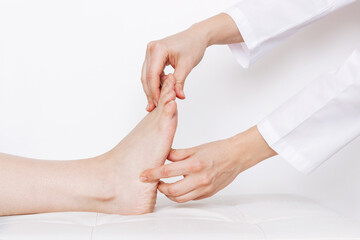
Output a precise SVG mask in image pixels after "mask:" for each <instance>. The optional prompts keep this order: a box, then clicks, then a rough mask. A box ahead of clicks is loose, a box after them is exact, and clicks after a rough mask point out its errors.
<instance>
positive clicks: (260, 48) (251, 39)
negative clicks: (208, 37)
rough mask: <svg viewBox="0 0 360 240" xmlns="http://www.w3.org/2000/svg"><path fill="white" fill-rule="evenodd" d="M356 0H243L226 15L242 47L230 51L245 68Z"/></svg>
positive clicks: (232, 47) (236, 46)
mask: <svg viewBox="0 0 360 240" xmlns="http://www.w3.org/2000/svg"><path fill="white" fill-rule="evenodd" d="M352 2H355V0H243V1H241V2H239V3H238V4H236V5H235V6H233V7H232V8H230V9H228V10H227V11H225V13H226V14H228V15H229V16H230V17H232V19H233V20H234V21H235V23H236V25H237V27H238V29H239V31H240V33H241V35H242V37H243V39H244V42H243V43H238V44H230V45H229V47H230V49H231V51H232V52H233V54H234V56H235V57H236V59H237V61H238V62H239V63H240V64H241V65H242V66H243V67H245V68H247V67H249V65H251V64H252V63H254V62H255V61H256V60H258V59H259V58H260V57H261V56H263V55H264V54H265V53H267V52H268V51H270V50H271V49H273V48H274V47H276V46H277V45H278V44H280V43H281V42H283V41H284V40H286V39H287V38H289V37H290V36H291V35H293V34H294V33H296V32H297V31H298V30H300V29H301V28H303V27H304V26H306V25H307V24H310V23H312V22H314V21H316V20H318V19H319V18H321V17H323V16H325V15H327V14H329V13H331V12H333V11H335V10H337V9H339V8H341V7H343V6H345V5H348V4H350V3H352Z"/></svg>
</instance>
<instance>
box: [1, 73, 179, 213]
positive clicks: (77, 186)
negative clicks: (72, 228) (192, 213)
mask: <svg viewBox="0 0 360 240" xmlns="http://www.w3.org/2000/svg"><path fill="white" fill-rule="evenodd" d="M174 84H175V82H174V79H173V78H172V77H171V79H168V80H166V81H165V84H164V86H163V91H162V95H161V98H160V101H159V105H158V107H157V108H156V109H155V110H154V111H153V112H151V113H149V114H148V115H147V116H146V117H145V118H144V119H143V120H142V121H141V122H140V123H139V124H138V125H137V126H136V127H135V129H134V130H133V131H132V132H131V133H130V134H129V135H128V136H127V137H126V138H124V139H123V140H122V141H121V142H120V143H119V144H118V145H117V146H116V147H115V148H114V149H112V150H111V151H109V152H108V153H105V154H103V155H101V156H98V157H95V158H91V159H84V160H74V161H44V160H36V159H29V158H23V157H18V156H12V155H8V154H0V215H14V214H27V213H41V212H56V211H97V212H104V213H118V214H142V213H148V212H151V211H152V210H153V208H154V205H155V201H156V191H157V183H150V184H149V183H142V182H140V180H139V175H140V173H141V172H142V171H143V170H145V169H148V168H153V167H156V166H159V165H161V164H163V163H164V161H165V159H166V157H167V155H168V153H169V151H170V148H171V144H172V140H173V137H174V134H175V129H176V125H177V108H176V103H175V101H174V100H175V91H174Z"/></svg>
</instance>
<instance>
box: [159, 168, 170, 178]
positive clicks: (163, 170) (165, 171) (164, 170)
mask: <svg viewBox="0 0 360 240" xmlns="http://www.w3.org/2000/svg"><path fill="white" fill-rule="evenodd" d="M170 173H171V171H170V169H169V168H168V167H163V168H161V170H160V174H161V176H163V177H168V176H169V175H170Z"/></svg>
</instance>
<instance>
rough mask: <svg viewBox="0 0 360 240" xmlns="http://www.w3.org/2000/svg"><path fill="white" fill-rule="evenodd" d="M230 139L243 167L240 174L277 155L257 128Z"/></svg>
mask: <svg viewBox="0 0 360 240" xmlns="http://www.w3.org/2000/svg"><path fill="white" fill-rule="evenodd" d="M230 139H231V140H230V141H231V142H232V146H233V149H234V151H235V156H236V159H237V161H238V163H239V164H240V165H241V167H240V172H242V171H244V170H246V169H247V168H250V167H252V166H254V165H256V164H258V163H260V162H262V161H263V160H265V159H268V158H270V157H273V156H275V155H277V153H276V152H275V151H274V150H273V149H272V148H271V147H270V146H269V145H268V144H267V142H266V141H265V139H264V138H263V137H262V135H261V134H260V132H259V130H258V128H257V126H254V127H251V128H249V129H248V130H246V131H244V132H242V133H240V134H238V135H235V136H234V137H232V138H230Z"/></svg>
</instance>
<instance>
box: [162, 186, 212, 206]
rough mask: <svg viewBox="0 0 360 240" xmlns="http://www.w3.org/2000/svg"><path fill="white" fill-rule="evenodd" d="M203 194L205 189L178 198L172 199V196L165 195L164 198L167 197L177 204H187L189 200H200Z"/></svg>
mask: <svg viewBox="0 0 360 240" xmlns="http://www.w3.org/2000/svg"><path fill="white" fill-rule="evenodd" d="M204 194H206V188H198V189H196V190H194V191H191V192H189V193H186V194H184V195H181V196H178V197H172V196H167V195H166V197H168V198H169V199H170V200H172V201H174V202H177V203H185V202H189V201H191V200H195V199H197V198H200V197H201V196H203V195H204Z"/></svg>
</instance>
